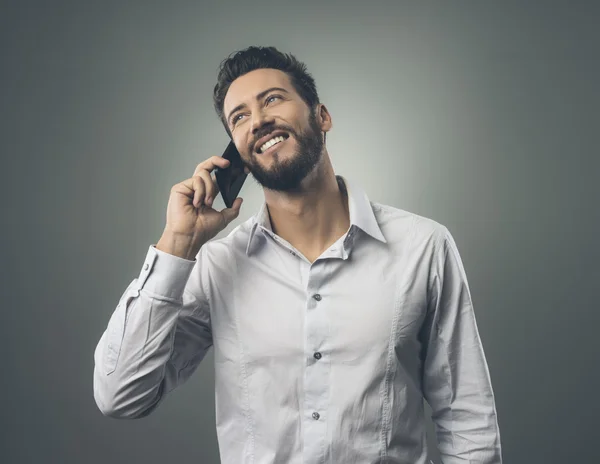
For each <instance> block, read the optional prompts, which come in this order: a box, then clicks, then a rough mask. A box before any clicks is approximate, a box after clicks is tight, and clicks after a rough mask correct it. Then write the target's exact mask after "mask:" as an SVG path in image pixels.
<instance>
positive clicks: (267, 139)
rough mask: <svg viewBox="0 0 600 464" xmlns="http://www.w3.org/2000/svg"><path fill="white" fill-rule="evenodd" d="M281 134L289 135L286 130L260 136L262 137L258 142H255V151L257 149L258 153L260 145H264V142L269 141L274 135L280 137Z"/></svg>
mask: <svg viewBox="0 0 600 464" xmlns="http://www.w3.org/2000/svg"><path fill="white" fill-rule="evenodd" d="M280 135H284V136H285V135H287V132H285V131H274V132H271V133H270V134H269V135H265V136H264V137H262V138H260V139H259V140H258V142H256V143H255V144H254V151H255V152H256V153H258V150H259V149H260V147H262V146H263V144H264V143H265V142H268V141H269V140H271V139H272V138H273V137H279V136H280Z"/></svg>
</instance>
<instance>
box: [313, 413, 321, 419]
mask: <svg viewBox="0 0 600 464" xmlns="http://www.w3.org/2000/svg"><path fill="white" fill-rule="evenodd" d="M319 417H321V416H320V415H319V413H318V412H313V419H314V420H319Z"/></svg>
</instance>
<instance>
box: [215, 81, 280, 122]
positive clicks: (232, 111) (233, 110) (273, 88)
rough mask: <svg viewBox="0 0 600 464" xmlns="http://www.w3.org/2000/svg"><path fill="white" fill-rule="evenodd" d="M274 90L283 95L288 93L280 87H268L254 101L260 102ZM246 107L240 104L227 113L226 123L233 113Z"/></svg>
mask: <svg viewBox="0 0 600 464" xmlns="http://www.w3.org/2000/svg"><path fill="white" fill-rule="evenodd" d="M274 90H278V91H280V92H285V93H289V92H288V91H287V90H285V89H283V88H281V87H270V88H268V89H267V90H263V91H262V92H260V93H259V94H258V95H256V99H257V100H261V99H262V98H263V97H264V96H265V95H267V94H268V93H269V92H273V91H274ZM245 106H246V104H245V103H242V104H240V105H238V106H236V107H235V108H234V109H232V110H231V111H230V112H229V116H227V122H229V121H230V120H231V116H233V113H235V112H236V111H239V110H241V109H242V108H244V107H245Z"/></svg>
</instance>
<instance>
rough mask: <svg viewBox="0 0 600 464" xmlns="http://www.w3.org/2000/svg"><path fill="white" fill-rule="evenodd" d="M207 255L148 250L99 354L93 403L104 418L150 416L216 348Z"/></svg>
mask: <svg viewBox="0 0 600 464" xmlns="http://www.w3.org/2000/svg"><path fill="white" fill-rule="evenodd" d="M201 255H202V249H201V250H200V253H199V254H198V256H197V257H198V258H199V260H193V261H191V260H187V259H182V258H179V257H177V256H173V255H170V254H168V253H164V252H162V251H160V250H157V249H156V248H155V246H154V245H151V246H150V247H149V250H148V253H147V255H146V259H145V260H144V264H143V265H142V269H141V271H140V274H139V276H138V277H137V278H136V279H134V280H133V281H132V282H131V283H130V284H129V286H128V287H127V289H126V290H125V292H124V293H123V295H122V296H121V298H120V299H119V302H118V304H117V307H116V309H115V310H114V312H113V313H112V316H111V317H110V320H109V322H108V326H107V328H106V330H105V331H104V333H103V334H102V336H101V338H100V341H99V342H98V344H97V346H96V350H95V352H94V363H95V364H94V399H95V401H96V404H97V406H98V408H99V409H100V411H101V412H102V413H103V414H104V415H106V416H110V417H116V418H124V419H134V418H138V417H144V416H146V415H148V414H149V413H150V412H152V411H153V410H154V409H155V408H156V407H157V406H158V404H159V403H160V402H161V400H162V398H163V397H164V395H165V394H166V393H168V392H169V391H171V390H172V389H174V388H175V387H177V386H178V385H180V384H182V383H183V382H185V381H186V380H187V379H188V378H189V377H190V376H191V374H192V372H193V371H194V370H195V369H196V367H197V366H198V365H199V364H200V362H201V361H202V359H203V358H204V356H205V354H206V352H207V351H208V349H209V348H210V346H211V345H212V334H211V326H210V310H209V303H208V298H207V296H206V292H205V291H204V287H203V285H202V268H201V262H200V261H201V259H200V257H201ZM190 275H192V276H193V278H190Z"/></svg>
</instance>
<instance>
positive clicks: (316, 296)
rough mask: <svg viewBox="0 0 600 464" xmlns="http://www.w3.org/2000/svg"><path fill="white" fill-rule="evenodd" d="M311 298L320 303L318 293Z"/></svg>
mask: <svg viewBox="0 0 600 464" xmlns="http://www.w3.org/2000/svg"><path fill="white" fill-rule="evenodd" d="M313 298H314V299H315V300H317V301H321V295H319V294H318V293H315V294H314V295H313Z"/></svg>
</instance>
